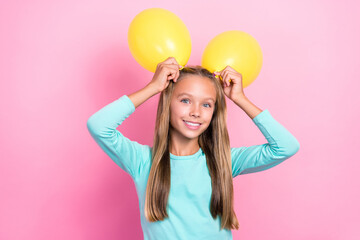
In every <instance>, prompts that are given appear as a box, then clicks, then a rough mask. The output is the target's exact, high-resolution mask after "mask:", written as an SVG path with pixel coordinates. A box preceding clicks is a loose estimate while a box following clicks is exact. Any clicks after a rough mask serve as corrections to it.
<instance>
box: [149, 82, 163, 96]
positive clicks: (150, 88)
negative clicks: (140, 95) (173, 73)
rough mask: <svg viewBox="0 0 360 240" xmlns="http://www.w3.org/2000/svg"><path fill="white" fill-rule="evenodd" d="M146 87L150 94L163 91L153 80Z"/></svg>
mask: <svg viewBox="0 0 360 240" xmlns="http://www.w3.org/2000/svg"><path fill="white" fill-rule="evenodd" d="M145 89H146V90H147V91H148V92H150V94H151V95H152V96H154V95H156V94H158V93H159V92H161V91H159V89H157V88H156V86H154V85H153V84H152V83H151V82H150V83H149V84H148V85H146V86H145Z"/></svg>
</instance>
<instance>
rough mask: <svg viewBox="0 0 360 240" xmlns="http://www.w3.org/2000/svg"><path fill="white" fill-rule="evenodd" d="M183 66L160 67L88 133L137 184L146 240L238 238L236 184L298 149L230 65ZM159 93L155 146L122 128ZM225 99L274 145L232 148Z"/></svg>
mask: <svg viewBox="0 0 360 240" xmlns="http://www.w3.org/2000/svg"><path fill="white" fill-rule="evenodd" d="M179 68H181V66H179V64H178V63H177V62H176V60H175V58H172V57H170V58H168V59H166V60H165V61H164V62H161V63H159V64H158V65H157V68H156V71H155V73H154V76H153V78H152V80H151V82H150V83H149V84H147V85H146V86H145V87H144V88H143V89H141V90H139V91H137V92H135V93H133V94H130V95H129V96H127V95H123V96H122V97H120V98H119V99H117V100H115V101H114V102H112V103H110V104H108V105H107V106H105V107H103V108H102V109H100V110H99V111H97V112H96V113H95V114H93V115H92V116H91V117H90V118H89V119H88V121H87V127H88V130H89V132H90V134H91V136H92V137H93V138H94V140H95V141H96V142H97V143H98V145H99V146H100V147H101V148H102V149H103V150H104V151H105V152H106V154H107V155H109V157H110V158H111V159H112V160H113V161H114V162H115V163H116V164H117V165H118V166H120V167H121V168H122V169H123V170H124V171H126V172H127V173H128V174H129V175H130V176H131V178H132V179H133V181H134V183H135V186H136V190H137V194H138V198H139V207H140V219H141V225H142V229H143V234H144V239H145V240H150V239H157V240H158V239H160V240H161V239H166V240H169V239H170V240H172V239H184V240H191V239H196V240H199V239H206V240H211V239H214V240H215V239H216V240H219V239H221V240H222V239H232V233H231V229H238V228H239V223H238V220H237V217H236V214H235V212H234V209H233V199H234V197H233V182H232V179H233V178H234V177H236V176H237V175H241V174H247V173H253V172H259V171H263V170H266V169H269V168H271V167H274V166H276V165H278V164H280V163H281V162H283V161H284V160H286V159H288V158H289V157H291V156H293V155H294V154H295V153H296V152H297V151H298V150H299V146H300V145H299V142H298V141H297V140H296V138H295V137H294V136H293V135H292V134H291V133H290V132H289V131H287V130H286V129H285V128H284V127H283V126H282V125H281V124H280V123H278V122H277V121H276V120H275V119H274V118H273V117H272V116H271V115H270V113H269V111H268V110H264V111H262V110H261V109H259V108H258V107H256V106H255V105H254V104H253V103H252V102H250V101H249V100H248V99H247V97H246V96H245V94H244V92H243V88H242V78H241V74H240V73H238V72H236V71H235V70H234V69H232V68H231V67H229V66H227V67H226V68H225V69H223V70H222V71H221V72H215V73H214V74H212V73H210V72H209V71H208V70H206V69H204V68H202V67H200V66H196V67H185V68H182V69H180V70H179ZM219 78H220V80H219ZM160 92H161V94H160V99H159V103H158V109H157V117H156V126H155V135H154V144H153V147H150V146H147V145H142V144H139V143H137V142H135V141H131V140H129V139H128V138H126V137H125V136H123V135H122V134H121V133H120V132H119V131H118V130H116V128H117V127H118V126H119V125H120V124H121V123H122V122H123V121H124V120H125V119H126V118H127V117H128V116H129V115H130V114H131V113H133V112H134V111H135V108H137V107H138V106H139V105H141V104H142V103H143V102H145V101H146V100H147V99H149V98H150V97H152V96H154V95H155V94H157V93H160ZM225 96H227V97H228V98H229V99H231V100H232V101H233V102H234V103H235V104H236V105H238V106H239V107H240V108H241V109H242V110H243V111H245V113H246V114H247V115H248V116H249V117H250V118H251V119H252V121H253V122H254V123H255V124H256V126H257V127H258V128H259V129H260V131H261V132H262V134H263V135H264V136H265V138H266V139H267V141H268V143H265V144H262V145H254V146H250V147H239V148H231V147H230V142H229V136H228V131H227V127H226V101H225Z"/></svg>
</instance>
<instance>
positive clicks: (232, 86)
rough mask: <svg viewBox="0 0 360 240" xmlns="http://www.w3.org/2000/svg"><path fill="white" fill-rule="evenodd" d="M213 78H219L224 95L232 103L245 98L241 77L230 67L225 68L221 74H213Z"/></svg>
mask: <svg viewBox="0 0 360 240" xmlns="http://www.w3.org/2000/svg"><path fill="white" fill-rule="evenodd" d="M214 74H215V77H220V80H221V81H222V86H223V90H224V93H225V95H226V96H227V97H228V98H230V99H231V100H232V101H234V102H235V100H237V99H239V98H243V97H245V94H244V90H243V84H242V75H241V74H240V73H238V72H237V71H236V70H235V69H233V68H232V67H230V66H226V67H225V68H224V69H223V70H222V71H221V72H214Z"/></svg>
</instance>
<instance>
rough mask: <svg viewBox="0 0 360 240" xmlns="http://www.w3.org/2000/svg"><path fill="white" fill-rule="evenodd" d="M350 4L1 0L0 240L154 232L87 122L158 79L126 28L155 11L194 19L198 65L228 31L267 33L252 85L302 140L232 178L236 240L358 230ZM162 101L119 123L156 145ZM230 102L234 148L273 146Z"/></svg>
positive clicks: (341, 235) (349, 239)
mask: <svg viewBox="0 0 360 240" xmlns="http://www.w3.org/2000/svg"><path fill="white" fill-rule="evenodd" d="M341 2H342V3H340V1H334V0H332V1H325V0H316V1H314V0H305V1H298V0H296V1H294V0H291V1H289V0H276V1H258V0H256V1H253V0H252V1H238V0H237V1H226V0H225V1H184V0H182V1H153V2H150V1H145V0H144V1H136V2H135V1H134V2H131V1H127V2H125V1H111V0H101V1H100V0H93V1H79V0H71V1H70V0H67V1H44V0H41V1H40V0H32V1H7V2H5V1H2V2H1V6H0V33H1V37H0V42H1V44H0V80H1V86H0V106H1V111H0V114H1V115H0V117H1V118H0V119H1V125H0V127H1V129H0V130H1V131H0V132H1V134H0V141H1V142H0V146H1V147H0V148H1V151H0V159H1V162H0V164H1V165H0V169H1V170H0V171H1V172H0V194H1V197H0V239H4V240H10V239H11V240H17V239H37V240H45V239H84V240H92V239H108V240H110V239H142V230H141V225H140V216H139V207H138V198H137V195H136V191H135V186H134V184H133V182H132V180H131V178H130V176H128V175H127V174H126V173H125V172H124V171H123V170H122V169H121V168H119V167H118V166H117V165H115V163H113V162H112V161H111V159H110V158H109V157H108V156H107V155H106V154H105V153H104V152H103V151H102V150H101V149H100V147H98V146H97V145H96V143H95V141H94V140H93V139H92V138H91V137H90V134H89V133H88V130H87V128H86V121H87V119H88V118H89V117H90V116H91V115H92V114H93V113H95V112H96V111H97V110H99V109H100V108H102V107H103V106H105V105H106V104H108V103H110V102H112V101H114V100H116V99H117V98H119V97H121V96H122V95H124V94H130V93H132V92H134V91H136V90H138V89H140V88H141V87H143V86H145V84H146V83H148V82H149V81H150V80H151V78H152V75H153V74H152V73H151V72H149V71H147V70H145V69H143V68H142V67H141V66H140V65H139V64H138V63H137V62H136V61H135V60H134V58H133V57H132V55H131V53H130V50H129V48H128V44H127V31H128V27H129V24H130V22H131V21H132V19H133V18H134V17H135V16H136V15H137V14H138V13H140V12H141V11H142V10H144V9H147V8H152V7H161V8H165V9H167V10H170V11H172V12H174V13H175V14H176V15H177V16H179V17H180V18H181V19H182V20H183V21H184V23H185V24H186V26H187V27H188V29H189V31H190V34H191V38H192V43H193V48H192V53H191V57H190V60H189V62H188V64H200V60H201V55H202V52H203V50H204V49H205V47H206V45H207V43H208V42H209V41H210V40H211V39H212V38H213V37H215V36H216V35H217V34H220V33H222V32H224V31H227V30H241V31H245V32H247V33H250V34H251V35H252V36H253V37H255V38H256V39H257V40H258V42H259V44H260V46H261V47H262V50H263V54H264V63H263V68H262V70H261V72H260V75H259V76H258V78H257V79H256V80H255V82H254V83H253V84H251V85H250V86H249V87H247V88H245V90H244V91H245V94H246V95H247V96H248V98H249V99H250V100H251V101H252V102H253V103H254V104H256V105H257V106H258V107H260V108H261V109H263V110H264V109H269V111H270V113H271V114H272V115H273V117H274V118H275V119H276V120H277V121H279V122H280V123H281V124H283V125H284V126H285V127H286V128H287V129H288V130H289V131H290V132H291V133H292V134H294V136H296V138H297V139H298V140H299V142H300V150H299V152H298V153H297V154H296V155H295V156H293V157H292V158H290V159H288V160H287V161H286V162H284V163H282V164H280V165H279V166H276V167H274V168H272V169H269V170H267V171H263V172H259V173H254V174H249V175H243V176H239V177H237V178H235V179H234V188H235V189H234V190H235V202H236V203H235V211H236V213H237V216H238V219H239V221H240V230H238V231H233V235H234V239H241V240H246V239H249V240H250V239H251V240H253V239H262V240H279V239H280V240H283V239H284V240H285V239H286V240H304V239H306V240H312V239H314V240H319V239H321V240H323V239H324V240H343V239H346V240H355V239H359V237H360V230H359V226H360V207H359V200H360V177H359V169H360V159H359V157H358V156H357V150H358V149H359V147H360V144H359V143H360V141H359V137H358V136H357V135H358V134H359V133H360V127H359V124H358V122H359V120H360V118H359V102H360V101H359V100H360V99H359V98H360V94H359V93H358V92H359V87H360V85H359V79H360V70H359V69H360V61H359V59H360V57H359V56H360V47H359V46H360V44H359V42H360V33H359V29H360V24H359V23H360V18H359V14H358V9H359V4H358V3H357V1H355V0H354V1H341ZM157 100H158V96H155V97H153V98H152V99H150V100H149V101H147V102H146V103H144V104H143V105H141V106H140V107H139V108H138V109H137V110H136V111H135V113H134V114H133V115H131V116H130V117H129V118H128V119H127V120H126V121H125V122H124V123H123V125H122V126H121V127H119V128H118V129H119V130H120V131H122V132H123V133H124V135H125V136H127V137H128V138H130V139H132V140H136V141H138V142H140V143H142V144H148V145H152V138H153V128H154V125H155V112H156V104H157ZM228 104H229V105H228V108H229V112H228V125H229V131H230V134H231V142H232V146H233V147H239V146H250V145H254V144H262V143H265V142H266V139H265V138H264V137H263V135H262V134H261V132H260V131H259V130H258V129H257V127H256V125H255V124H254V123H253V122H252V121H251V119H250V118H249V117H248V116H247V115H246V114H245V113H244V112H243V111H242V110H241V109H240V108H238V107H237V106H236V105H235V104H233V103H232V102H229V101H228ZM145 119H146V120H148V121H145Z"/></svg>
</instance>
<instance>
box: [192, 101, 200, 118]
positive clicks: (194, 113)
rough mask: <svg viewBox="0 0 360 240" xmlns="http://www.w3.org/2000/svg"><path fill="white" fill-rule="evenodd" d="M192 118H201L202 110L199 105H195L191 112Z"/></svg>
mask: <svg viewBox="0 0 360 240" xmlns="http://www.w3.org/2000/svg"><path fill="white" fill-rule="evenodd" d="M190 116H192V117H199V116H200V108H199V106H198V105H197V104H194V105H193V107H192V108H191V111H190Z"/></svg>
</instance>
